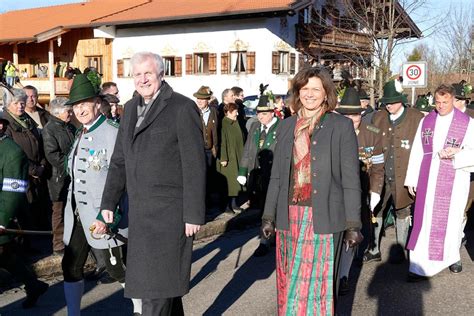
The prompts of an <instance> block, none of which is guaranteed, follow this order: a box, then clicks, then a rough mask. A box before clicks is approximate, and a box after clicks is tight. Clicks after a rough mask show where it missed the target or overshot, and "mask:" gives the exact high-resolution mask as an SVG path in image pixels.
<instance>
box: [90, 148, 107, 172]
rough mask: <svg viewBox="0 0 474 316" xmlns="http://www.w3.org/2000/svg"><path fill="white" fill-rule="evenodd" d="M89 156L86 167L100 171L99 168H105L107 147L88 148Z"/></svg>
mask: <svg viewBox="0 0 474 316" xmlns="http://www.w3.org/2000/svg"><path fill="white" fill-rule="evenodd" d="M89 154H90V156H89V158H88V159H87V160H88V161H87V167H88V168H91V169H92V170H94V171H100V170H101V169H105V170H106V169H107V168H108V165H107V149H101V150H97V151H96V150H94V149H89Z"/></svg>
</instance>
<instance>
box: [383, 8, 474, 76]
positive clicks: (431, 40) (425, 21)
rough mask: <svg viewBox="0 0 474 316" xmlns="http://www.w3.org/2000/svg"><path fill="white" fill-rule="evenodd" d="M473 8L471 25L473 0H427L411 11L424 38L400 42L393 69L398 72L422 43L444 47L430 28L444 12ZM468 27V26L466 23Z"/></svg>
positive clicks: (473, 13)
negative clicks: (405, 42)
mask: <svg viewBox="0 0 474 316" xmlns="http://www.w3.org/2000/svg"><path fill="white" fill-rule="evenodd" d="M450 7H451V9H452V10H457V11H459V10H463V11H465V10H471V19H472V20H471V21H472V22H471V25H472V24H474V4H473V0H427V1H426V3H425V4H424V5H423V7H420V8H419V9H417V10H415V12H409V13H410V16H411V18H412V19H413V20H414V21H415V23H416V24H417V25H418V27H419V28H420V29H421V31H422V32H423V38H422V39H420V40H417V41H413V42H410V43H407V44H399V46H398V47H397V48H396V51H395V54H394V56H393V60H392V66H391V69H392V71H393V72H398V71H399V70H400V67H401V65H402V63H403V62H405V61H406V57H405V56H406V54H409V53H410V52H411V51H412V50H413V48H414V47H415V46H416V45H417V44H420V43H424V44H427V45H432V46H436V47H442V43H441V45H440V43H439V42H436V40H437V39H438V40H439V38H437V36H436V32H434V33H433V31H432V30H429V27H430V26H432V25H433V24H434V23H435V22H438V21H440V19H441V17H442V15H443V13H444V14H446V13H447V12H448V10H449V9H450ZM466 27H468V26H467V25H466Z"/></svg>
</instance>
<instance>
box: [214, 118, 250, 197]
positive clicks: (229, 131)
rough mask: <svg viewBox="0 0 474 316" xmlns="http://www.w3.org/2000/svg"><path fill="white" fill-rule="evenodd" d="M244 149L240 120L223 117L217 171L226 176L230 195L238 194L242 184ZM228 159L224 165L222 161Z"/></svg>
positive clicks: (226, 186)
mask: <svg viewBox="0 0 474 316" xmlns="http://www.w3.org/2000/svg"><path fill="white" fill-rule="evenodd" d="M243 150H244V136H243V134H242V130H241V128H240V125H239V122H238V121H232V120H231V119H229V118H228V117H224V119H222V129H221V147H220V156H219V160H218V162H217V172H219V173H220V174H222V175H223V176H224V177H225V180H226V185H225V188H226V189H227V195H228V196H238V195H239V192H240V191H241V190H242V186H241V185H240V184H239V183H238V182H237V176H238V173H239V161H240V159H241V157H242V152H243ZM221 161H227V166H225V167H223V166H222V165H221V164H220V162H221Z"/></svg>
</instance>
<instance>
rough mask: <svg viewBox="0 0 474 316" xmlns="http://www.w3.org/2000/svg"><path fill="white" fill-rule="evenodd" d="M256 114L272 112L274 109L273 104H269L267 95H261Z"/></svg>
mask: <svg viewBox="0 0 474 316" xmlns="http://www.w3.org/2000/svg"><path fill="white" fill-rule="evenodd" d="M256 110H257V113H259V112H273V111H274V110H275V107H274V105H273V102H270V99H269V97H268V96H267V95H261V96H260V98H259V99H258V105H257V108H256Z"/></svg>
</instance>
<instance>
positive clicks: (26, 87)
mask: <svg viewBox="0 0 474 316" xmlns="http://www.w3.org/2000/svg"><path fill="white" fill-rule="evenodd" d="M23 90H33V92H34V93H35V95H36V96H38V89H36V87H34V86H31V85H27V86H24V87H23Z"/></svg>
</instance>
